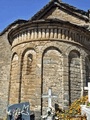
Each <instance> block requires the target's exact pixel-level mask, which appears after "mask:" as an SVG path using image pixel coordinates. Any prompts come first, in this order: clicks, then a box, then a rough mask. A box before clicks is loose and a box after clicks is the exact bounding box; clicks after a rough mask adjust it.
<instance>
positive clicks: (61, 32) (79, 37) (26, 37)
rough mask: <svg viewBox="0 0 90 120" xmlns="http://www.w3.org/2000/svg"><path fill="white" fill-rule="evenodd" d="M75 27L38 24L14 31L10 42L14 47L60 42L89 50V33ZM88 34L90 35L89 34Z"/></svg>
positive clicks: (58, 24) (10, 35) (59, 24)
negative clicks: (48, 41)
mask: <svg viewBox="0 0 90 120" xmlns="http://www.w3.org/2000/svg"><path fill="white" fill-rule="evenodd" d="M77 27H78V26H75V25H72V26H70V25H67V24H66V25H65V24H61V23H57V24H51V23H44V22H43V24H41V23H37V24H34V25H33V27H32V26H30V25H28V27H27V25H26V26H24V27H22V29H20V30H19V29H16V30H12V31H11V32H10V33H9V41H10V43H12V47H14V46H16V45H18V44H21V43H23V42H29V41H38V40H58V41H64V42H65V41H67V42H72V43H77V44H80V45H81V46H85V47H86V48H88V49H89V46H90V37H89V34H90V33H88V31H86V30H85V29H83V28H81V27H78V30H77ZM87 33H88V34H87Z"/></svg>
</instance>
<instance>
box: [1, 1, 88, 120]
mask: <svg viewBox="0 0 90 120" xmlns="http://www.w3.org/2000/svg"><path fill="white" fill-rule="evenodd" d="M89 30H90V10H87V12H86V11H83V10H80V9H77V8H75V7H73V6H70V5H68V4H66V3H63V2H61V1H60V0H51V1H50V2H49V3H47V5H45V6H44V7H43V8H42V9H41V10H40V11H39V12H37V13H36V14H35V15H34V16H33V17H32V18H31V19H29V20H16V21H15V22H13V23H12V24H10V25H9V26H8V27H7V28H6V29H5V30H4V31H2V32H1V33H0V118H3V117H4V116H5V111H6V107H7V105H8V104H9V105H11V104H14V103H19V102H26V101H29V102H30V110H31V111H32V112H33V113H34V114H35V120H39V118H40V115H41V114H43V111H44V110H45V109H46V107H47V98H46V99H45V98H42V94H47V93H48V89H49V88H52V93H53V94H55V95H57V99H53V102H52V105H53V107H54V106H55V104H57V105H58V106H60V107H62V108H65V107H67V106H69V105H70V104H71V103H72V102H73V101H74V100H75V99H77V98H80V97H81V96H83V93H84V90H83V88H84V86H87V82H88V81H90V31H89Z"/></svg>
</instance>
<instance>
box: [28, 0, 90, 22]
mask: <svg viewBox="0 0 90 120" xmlns="http://www.w3.org/2000/svg"><path fill="white" fill-rule="evenodd" d="M54 6H58V7H63V8H64V9H67V10H68V11H71V12H72V13H73V14H76V15H78V16H79V17H82V19H87V20H88V12H86V11H84V10H80V9H77V8H76V7H74V6H70V5H69V4H66V3H63V2H60V1H59V0H51V1H50V2H49V3H48V4H47V5H45V6H44V7H43V8H42V9H41V10H40V11H38V12H37V13H36V14H35V15H34V16H33V17H32V18H31V19H30V20H35V19H36V20H37V19H40V18H42V16H43V15H44V14H45V13H46V12H47V11H48V10H50V8H51V7H54Z"/></svg>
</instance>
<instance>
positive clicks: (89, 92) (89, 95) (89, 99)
mask: <svg viewBox="0 0 90 120" xmlns="http://www.w3.org/2000/svg"><path fill="white" fill-rule="evenodd" d="M84 89H85V90H88V101H89V102H90V82H88V87H84Z"/></svg>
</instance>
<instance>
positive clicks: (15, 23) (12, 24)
mask: <svg viewBox="0 0 90 120" xmlns="http://www.w3.org/2000/svg"><path fill="white" fill-rule="evenodd" d="M26 22H27V20H22V19H18V20H16V21H14V22H13V23H11V24H10V25H8V26H7V27H6V28H5V29H4V30H3V31H2V32H1V33H0V36H1V35H3V34H4V33H5V32H6V31H8V29H10V28H11V27H12V26H14V25H17V24H18V25H20V24H24V23H26Z"/></svg>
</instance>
